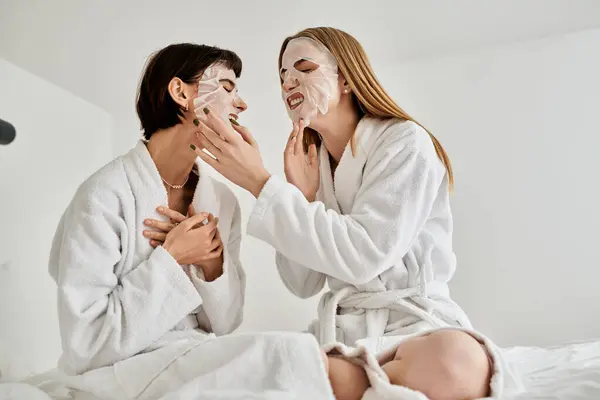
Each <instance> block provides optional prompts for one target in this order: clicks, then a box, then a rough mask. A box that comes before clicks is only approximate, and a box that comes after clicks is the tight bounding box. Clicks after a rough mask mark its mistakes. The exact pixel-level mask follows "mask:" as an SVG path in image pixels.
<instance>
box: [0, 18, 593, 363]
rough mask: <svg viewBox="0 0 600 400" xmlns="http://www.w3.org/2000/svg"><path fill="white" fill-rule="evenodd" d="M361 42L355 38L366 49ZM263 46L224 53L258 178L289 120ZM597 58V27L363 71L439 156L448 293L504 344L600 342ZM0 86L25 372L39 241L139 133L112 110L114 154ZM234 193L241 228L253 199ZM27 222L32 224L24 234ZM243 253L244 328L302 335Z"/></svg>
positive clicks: (3, 243) (269, 274)
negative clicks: (449, 265) (444, 159)
mask: <svg viewBox="0 0 600 400" xmlns="http://www.w3.org/2000/svg"><path fill="white" fill-rule="evenodd" d="M367 30H368V28H365V30H363V31H362V32H361V31H358V30H355V31H354V32H353V33H355V34H356V35H357V36H358V37H359V38H361V37H365V36H367V37H368V38H370V40H371V41H373V40H374V37H373V36H372V35H369V34H368V31H367ZM275 36H277V35H273V38H270V39H269V40H270V42H268V48H269V49H270V50H272V51H273V52H275V53H274V54H273V57H272V58H268V59H267V58H266V56H265V54H266V52H267V51H266V50H265V49H266V47H267V44H264V43H262V42H261V49H258V50H257V49H256V48H255V46H256V44H254V45H253V46H254V47H253V46H250V45H248V46H240V47H239V48H237V47H236V48H235V50H236V51H238V53H239V54H240V56H241V57H242V59H243V60H244V63H245V65H244V74H243V76H242V80H241V81H240V85H241V94H242V96H243V97H245V99H246V100H247V101H248V104H249V105H250V108H249V111H248V112H247V113H245V115H243V116H242V119H241V120H242V121H243V123H244V124H246V125H247V126H249V127H250V128H251V130H252V131H253V132H254V133H255V136H256V137H257V139H258V141H259V143H260V145H261V149H262V152H263V155H264V159H265V164H266V165H267V167H268V168H269V169H270V170H271V171H273V172H276V173H281V172H282V171H283V168H282V156H281V150H282V149H283V146H284V143H285V140H286V137H287V135H288V132H289V121H288V120H287V117H286V115H285V110H284V107H283V105H282V102H281V100H280V98H279V88H278V81H277V79H276V74H275V72H272V71H273V68H272V62H274V59H275V57H276V51H277V50H278V43H279V39H278V38H276V37H275ZM228 40H231V39H228ZM226 44H227V43H226ZM146 47H154V44H153V45H152V46H150V45H149V44H146ZM228 47H232V48H233V46H228ZM263 47H265V48H263ZM598 48H600V31H598V30H595V31H585V32H581V33H577V34H572V35H569V36H557V37H553V38H548V39H544V40H541V41H536V42H522V43H518V44H513V45H507V46H502V47H488V48H487V49H485V50H477V51H472V52H470V53H461V54H455V55H453V56H445V57H432V58H428V59H422V60H420V61H413V62H404V63H402V62H401V61H406V60H401V59H400V58H399V57H401V55H400V56H394V57H393V59H395V60H397V61H396V62H393V61H391V58H390V59H382V58H374V59H373V64H374V65H375V67H376V72H377V73H378V76H379V77H380V79H381V80H382V82H383V83H384V85H385V87H386V88H388V90H389V91H390V92H391V93H392V94H393V96H394V97H395V98H396V99H397V100H398V102H399V103H400V104H401V105H402V106H403V107H404V108H405V109H407V110H408V111H409V112H411V113H413V114H414V115H415V117H417V118H419V119H420V120H422V122H423V123H424V124H425V125H426V126H427V127H428V128H430V129H431V130H432V131H433V132H434V133H435V134H436V135H437V136H438V137H439V138H440V140H441V141H442V142H443V143H444V145H445V147H446V149H447V150H448V152H449V154H450V155H451V158H452V160H453V162H454V167H455V172H456V178H457V185H456V194H455V196H454V212H455V217H456V221H455V226H456V234H455V248H456V252H457V255H458V260H459V268H458V272H457V276H456V279H455V280H454V281H453V284H452V288H453V295H454V297H455V299H456V300H457V301H458V302H459V303H460V304H461V305H462V306H463V307H464V308H465V309H466V311H467V312H468V314H469V315H470V316H471V318H472V320H473V322H474V323H475V324H476V326H478V327H479V328H481V329H482V330H483V331H485V332H486V333H489V334H490V335H491V336H493V337H494V338H496V339H498V341H499V342H500V343H501V344H503V345H510V344H517V343H518V344H546V343H556V342H562V341H567V340H573V339H580V338H586V337H600V322H597V321H596V320H597V319H596V318H594V316H595V315H598V312H599V311H600V302H599V301H598V299H599V298H598V295H597V294H595V293H597V292H596V291H595V290H594V289H595V288H596V287H597V284H596V280H597V279H598V278H600V272H598V271H597V270H596V268H595V266H596V265H600V264H599V263H598V262H597V261H596V257H595V254H594V253H593V250H594V249H595V246H594V244H595V243H593V240H594V238H595V237H598V234H597V232H598V230H599V228H600V215H599V213H598V211H597V208H596V204H598V200H600V198H599V197H600V193H599V192H600V191H599V190H598V189H597V188H598V185H597V184H595V183H594V182H595V181H596V179H595V171H598V170H600V161H598V160H597V158H596V159H595V158H594V155H595V149H596V148H598V145H600V143H599V141H600V138H599V136H598V133H600V124H599V122H598V121H597V120H596V119H595V115H596V107H598V105H599V104H600V98H599V96H600V87H599V85H600V83H599V78H598V76H597V72H596V71H598V70H600V56H599V53H598ZM126 50H127V49H123V48H122V49H119V51H120V52H125V51H126ZM368 50H369V47H367V51H368ZM379 50H381V49H379ZM379 50H378V51H379ZM103 62H107V61H106V60H104V61H103ZM269 63H271V64H269ZM141 64H142V60H141V59H140V60H139V67H140V69H141ZM138 76H139V71H138V72H137V73H136V74H128V78H127V83H126V84H124V86H126V87H128V88H129V89H131V90H129V91H128V93H129V94H128V95H129V96H130V99H131V100H132V99H133V94H134V93H133V91H134V89H133V88H135V85H136V82H137V79H138ZM102 79H107V78H106V77H104V78H102V77H99V81H102ZM0 87H1V88H2V92H0V115H1V116H2V117H3V118H5V119H8V120H12V121H13V122H15V124H17V126H18V128H19V137H18V139H17V141H16V142H15V143H14V144H12V145H11V146H9V147H6V148H0V183H2V186H1V187H2V200H1V203H0V205H1V206H2V211H0V218H1V219H0V220H1V221H3V222H2V224H3V225H2V226H3V227H4V226H7V227H8V228H7V229H2V230H0V254H1V255H2V257H0V262H2V261H4V260H12V261H11V263H10V265H11V267H9V268H8V270H9V271H11V272H9V273H8V274H7V273H6V271H4V272H0V274H2V275H0V289H1V291H0V320H1V321H10V322H11V324H12V325H11V326H10V327H9V328H8V329H5V328H4V327H3V329H2V332H1V336H0V344H1V343H3V342H4V343H10V350H11V351H12V353H13V354H21V355H23V357H24V358H25V359H26V360H29V361H31V360H33V355H34V354H36V353H37V354H41V356H40V357H41V358H42V362H41V363H42V364H44V365H47V364H48V363H49V362H50V361H53V360H54V359H55V357H56V355H57V354H58V347H56V346H57V345H58V329H57V324H56V320H55V318H56V315H55V313H56V311H55V304H54V300H53V296H54V294H53V287H52V282H51V281H50V278H49V277H48V275H47V272H46V261H47V252H48V249H49V239H50V237H51V235H52V233H53V231H54V228H55V226H56V222H57V221H58V218H59V216H60V212H61V211H62V209H63V208H64V206H65V205H66V203H67V202H68V200H69V199H70V197H71V195H72V193H73V191H74V189H75V187H76V186H77V184H78V183H79V182H81V181H82V180H83V179H84V178H85V177H86V176H88V175H89V174H90V173H91V172H92V170H94V169H96V168H97V167H98V166H99V165H100V164H102V163H103V162H105V161H107V160H108V159H109V158H111V157H112V156H114V154H111V149H112V148H113V147H112V146H113V145H114V148H116V149H118V150H119V152H122V151H124V150H126V149H127V148H128V147H129V146H130V145H132V144H133V142H134V141H135V138H136V136H137V134H136V132H137V131H138V123H137V121H136V118H135V115H134V113H133V107H130V108H128V109H127V108H123V111H122V112H118V113H116V112H115V113H113V114H112V116H113V117H114V119H115V127H116V129H115V139H114V143H111V139H110V137H109V135H108V132H109V130H110V123H111V118H110V116H108V115H107V114H106V113H104V112H103V111H102V110H99V109H97V108H96V107H94V106H91V105H89V104H87V103H85V102H84V101H83V100H79V99H77V98H74V97H73V96H71V95H70V94H69V93H66V92H64V91H61V90H60V89H58V88H56V87H53V86H52V85H50V84H48V83H47V82H43V81H40V80H39V79H37V78H35V77H34V76H31V75H29V74H27V73H25V72H24V71H21V70H19V69H18V68H15V67H14V66H11V65H9V64H7V63H6V62H3V63H1V64H0ZM5 88H8V90H5ZM33 88H35V90H36V91H37V92H39V96H40V98H41V99H40V101H39V103H40V104H42V103H43V105H42V106H38V105H37V104H36V105H34V106H31V111H29V110H27V111H25V110H24V107H23V106H21V107H19V106H20V105H23V104H25V105H29V102H28V100H27V94H28V93H29V92H30V91H31V90H33ZM106 90H107V93H106V95H107V96H108V95H109V94H110V95H111V96H117V94H116V93H113V92H112V91H111V90H109V89H106ZM120 96H126V95H125V94H119V95H118V96H117V97H120ZM57 155H58V157H56V156H57ZM50 161H52V164H50ZM13 171H19V172H21V171H22V172H24V173H25V174H24V176H25V178H22V177H17V176H16V175H14V174H13V173H12V172H13ZM32 178H33V179H35V183H36V185H38V186H37V187H33V186H32V185H31V184H30V183H32V182H31V180H32ZM9 190H10V191H9ZM5 193H6V194H8V196H6V195H5ZM236 193H237V194H238V195H239V198H240V202H241V205H242V212H243V215H244V223H245V222H246V219H247V217H248V215H249V212H250V210H251V207H252V205H253V201H254V200H253V199H252V198H251V196H250V195H248V194H246V193H243V192H242V191H241V190H237V189H236ZM38 199H41V200H42V201H39V200H38ZM38 204H39V205H40V206H38ZM24 215H27V216H32V217H34V222H33V223H30V224H25V223H24V222H23V218H24V217H23V216H24ZM5 221H7V222H5ZM5 224H6V225H5ZM23 238H30V239H28V240H30V241H31V242H32V245H31V246H29V245H27V242H24V239H23ZM6 254H8V255H9V256H8V257H6V256H5V255H6ZM242 257H243V261H244V265H245V268H246V271H247V274H248V290H247V307H246V311H245V321H244V323H243V325H242V328H241V329H242V330H245V331H257V330H267V329H269V330H270V329H293V330H300V329H305V328H306V326H307V325H308V323H309V322H310V320H311V319H312V318H313V317H314V316H315V314H316V303H317V301H318V298H313V299H311V300H300V299H296V298H294V297H293V296H292V295H291V294H289V293H288V292H287V290H286V289H285V288H284V287H283V284H282V283H281V281H280V280H279V277H278V276H277V273H276V270H275V265H274V258H273V250H272V249H271V248H270V247H269V246H267V245H265V244H264V243H262V242H260V241H258V240H255V239H253V238H250V237H246V238H244V241H243V248H242ZM7 276H8V278H7ZM17 295H18V298H20V299H23V298H24V299H25V300H24V301H25V303H24V304H23V306H24V307H25V308H26V309H27V310H28V311H27V312H26V313H17V312H16V311H15V309H14V308H13V307H12V306H13V305H14V304H12V303H11V302H14V300H11V299H13V298H15V297H16V296H17ZM563 296H564V297H563ZM42 298H43V299H45V300H44V302H43V303H42V304H41V305H37V304H35V305H34V302H36V301H37V300H38V299H42ZM48 299H52V300H51V301H50V300H48ZM7 305H8V306H10V309H9V308H7V307H6V306H7ZM6 317H10V318H8V319H6ZM30 328H32V329H30ZM50 342H52V343H53V344H54V343H56V346H54V347H52V346H49V345H48V343H50Z"/></svg>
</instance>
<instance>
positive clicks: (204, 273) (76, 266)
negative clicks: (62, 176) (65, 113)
mask: <svg viewBox="0 0 600 400" xmlns="http://www.w3.org/2000/svg"><path fill="white" fill-rule="evenodd" d="M241 69H242V62H241V60H240V59H239V58H238V56H237V55H236V54H235V53H233V52H231V51H227V50H222V49H219V48H216V47H210V46H202V45H196V44H175V45H171V46H168V47H166V48H164V49H162V50H160V51H158V52H157V53H155V54H154V55H153V56H152V57H151V58H150V60H149V62H148V64H147V66H146V68H145V72H144V74H143V77H142V79H141V82H140V87H139V93H138V99H137V112H138V115H139V118H140V121H141V127H142V130H143V135H144V138H143V139H141V140H140V141H139V143H138V144H137V145H136V146H135V147H134V148H133V149H132V150H131V151H129V152H128V153H127V154H125V155H123V156H121V157H118V158H117V159H115V160H113V161H112V162H110V163H109V164H107V165H106V166H104V167H102V168H101V169H100V170H99V171H97V172H96V173H94V174H93V175H92V176H91V177H90V178H88V179H87V180H86V181H85V182H84V183H83V184H82V185H81V186H80V187H79V188H78V190H77V192H76V194H75V196H74V198H73V200H72V201H71V203H70V204H69V206H68V208H67V209H66V211H65V212H64V214H63V216H62V218H61V221H60V223H59V226H58V229H57V231H56V234H55V237H54V241H53V245H52V250H51V255H50V261H49V272H50V274H51V275H52V277H53V279H54V280H55V281H56V284H57V287H58V315H59V322H60V330H61V338H62V347H63V355H62V357H61V359H60V361H59V366H60V368H61V369H62V370H63V371H65V372H66V373H67V374H69V375H80V374H84V376H86V375H88V374H89V373H91V374H97V373H98V371H102V370H104V371H106V370H107V368H103V367H113V366H114V368H117V369H119V370H120V371H122V370H123V368H125V369H127V368H130V369H131V370H132V371H133V375H135V378H136V379H137V380H138V381H136V382H138V383H136V384H133V386H131V385H132V384H129V386H127V385H125V386H124V387H127V389H123V390H124V391H126V392H129V391H130V390H133V391H134V392H135V391H136V390H137V389H132V387H136V386H135V385H142V386H140V390H142V387H145V386H146V385H148V384H149V382H150V381H151V380H152V379H153V378H154V377H156V375H157V374H158V373H159V372H160V371H161V370H162V369H163V368H166V365H167V364H164V362H165V360H166V359H169V360H172V359H175V358H177V357H176V356H177V353H178V352H183V350H182V349H183V348H186V347H185V346H187V348H188V350H189V347H191V346H192V345H190V343H192V344H193V345H194V346H198V345H199V344H200V343H202V344H205V343H207V342H209V341H211V340H215V339H214V337H215V335H223V334H227V333H230V332H232V331H233V330H235V329H236V328H237V327H238V326H239V325H240V323H241V321H242V309H243V304H244V292H245V274H244V271H243V269H242V267H241V265H240V261H239V251H240V239H241V232H240V217H241V215H240V209H239V205H238V202H237V199H236V197H235V196H234V194H233V193H232V191H231V190H230V189H229V188H228V187H227V186H226V185H224V184H222V183H219V182H218V181H215V180H213V179H212V178H210V177H209V176H208V175H206V174H204V172H203V168H202V165H201V163H202V162H201V161H200V160H199V159H198V158H197V156H196V154H195V153H194V151H193V150H192V149H190V144H191V143H193V141H194V138H195V135H196V131H197V129H198V128H197V125H198V121H197V120H196V116H195V111H194V110H195V109H197V108H198V107H205V106H206V105H207V104H210V105H211V107H212V108H214V107H217V108H218V109H220V110H221V111H222V112H223V113H224V114H226V115H227V116H228V118H231V119H236V118H237V114H238V113H240V112H243V111H244V110H245V109H246V104H245V103H244V102H243V100H242V99H240V98H239V97H238V95H237V90H236V80H237V78H238V77H239V76H240V73H241ZM219 107H220V108H219ZM181 346H183V347H181ZM140 357H141V359H140ZM165 357H166V358H165ZM136 359H140V360H142V359H143V361H140V362H141V364H140V362H138V361H136ZM153 360H154V361H153ZM202 361H203V360H198V359H196V360H195V362H196V363H202ZM169 362H171V361H169ZM90 371H91V372H90ZM115 371H116V370H115ZM105 373H106V372H105ZM111 374H115V373H111ZM88 381H89V379H86V382H88ZM141 382H145V383H141ZM173 384H174V385H178V384H181V382H179V383H176V382H175V383H173ZM101 386H103V385H101ZM110 386H111V384H106V387H104V389H102V390H109V388H110ZM96 390H100V389H99V388H97V389H96ZM123 398H124V397H123ZM127 398H129V397H128V396H127Z"/></svg>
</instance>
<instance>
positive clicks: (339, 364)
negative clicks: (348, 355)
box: [325, 356, 369, 400]
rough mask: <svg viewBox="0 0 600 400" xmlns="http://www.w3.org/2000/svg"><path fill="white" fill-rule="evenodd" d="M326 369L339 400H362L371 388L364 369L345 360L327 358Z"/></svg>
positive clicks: (332, 357) (333, 357)
mask: <svg viewBox="0 0 600 400" xmlns="http://www.w3.org/2000/svg"><path fill="white" fill-rule="evenodd" d="M325 368H326V369H327V371H328V375H329V382H330V383H331V387H332V389H333V394H334V395H335V398H336V399H337V400H360V399H361V398H362V396H363V395H364V394H365V392H366V390H367V389H368V388H369V379H368V378H367V373H366V372H365V370H364V368H363V367H361V366H360V365H356V364H354V363H352V362H350V361H348V360H346V359H344V358H341V357H335V356H327V358H326V363H325Z"/></svg>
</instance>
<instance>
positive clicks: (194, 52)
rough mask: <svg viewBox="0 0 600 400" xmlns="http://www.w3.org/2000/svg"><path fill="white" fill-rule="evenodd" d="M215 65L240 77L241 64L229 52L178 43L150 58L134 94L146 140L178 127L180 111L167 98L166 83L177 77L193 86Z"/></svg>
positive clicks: (177, 105) (216, 48)
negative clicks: (220, 64)
mask: <svg viewBox="0 0 600 400" xmlns="http://www.w3.org/2000/svg"><path fill="white" fill-rule="evenodd" d="M216 62H222V63H223V65H225V67H227V68H230V69H232V70H233V72H234V73H235V76H236V77H238V78H239V77H240V75H241V73H242V60H240V58H239V57H238V55H237V54H235V53H234V52H232V51H229V50H224V49H220V48H218V47H213V46H206V45H199V44H193V43H178V44H172V45H169V46H167V47H165V48H164V49H162V50H159V51H157V52H156V53H154V54H153V55H152V56H150V58H149V60H148V62H147V64H146V68H145V69H144V74H143V76H142V79H141V81H140V85H139V88H138V92H137V104H136V110H137V114H138V117H139V118H140V122H141V128H142V131H143V134H144V137H145V138H146V139H150V137H151V136H152V134H154V132H156V131H159V130H161V129H167V128H170V127H172V126H175V125H177V124H179V123H181V118H182V117H183V111H182V109H181V107H180V106H179V104H177V103H175V101H174V100H173V99H172V98H171V96H170V95H169V90H168V88H169V82H171V79H173V78H175V77H178V78H179V79H181V80H182V81H183V82H185V83H189V84H192V83H195V82H196V81H198V79H200V77H201V76H202V73H203V72H204V70H205V69H206V68H207V67H209V66H211V65H212V64H214V63H216Z"/></svg>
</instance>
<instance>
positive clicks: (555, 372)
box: [505, 340, 600, 400]
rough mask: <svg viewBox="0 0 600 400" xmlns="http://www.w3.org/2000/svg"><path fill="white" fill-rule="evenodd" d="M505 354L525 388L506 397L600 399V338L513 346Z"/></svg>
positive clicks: (522, 399) (520, 399)
mask: <svg viewBox="0 0 600 400" xmlns="http://www.w3.org/2000/svg"><path fill="white" fill-rule="evenodd" d="M505 357H506V360H507V361H508V362H509V363H510V364H511V365H512V366H513V368H514V369H515V372H516V373H517V374H518V375H519V376H520V377H521V379H522V381H523V384H524V386H525V388H526V391H525V392H524V393H521V394H519V395H517V396H511V397H507V399H510V400H515V399H519V400H524V399H529V400H533V399H561V400H579V399H600V340H598V341H593V342H585V343H579V344H571V345H565V346H557V347H552V348H547V349H542V348H536V347H514V348H511V349H507V350H506V352H505Z"/></svg>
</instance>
